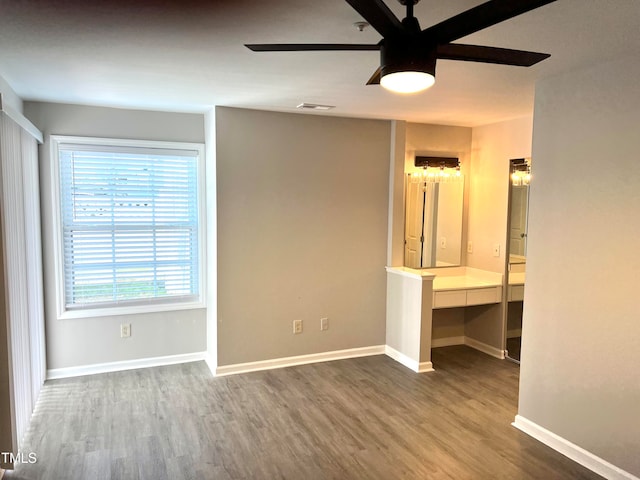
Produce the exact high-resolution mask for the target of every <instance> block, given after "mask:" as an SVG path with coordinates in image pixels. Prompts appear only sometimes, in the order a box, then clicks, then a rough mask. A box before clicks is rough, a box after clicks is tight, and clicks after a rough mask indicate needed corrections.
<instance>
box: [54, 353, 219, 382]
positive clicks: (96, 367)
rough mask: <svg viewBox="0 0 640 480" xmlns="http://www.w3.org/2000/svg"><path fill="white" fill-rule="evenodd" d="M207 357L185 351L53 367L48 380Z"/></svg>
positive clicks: (185, 361) (197, 360)
mask: <svg viewBox="0 0 640 480" xmlns="http://www.w3.org/2000/svg"><path fill="white" fill-rule="evenodd" d="M206 359H207V352H195V353H183V354H180V355H167V356H164V357H152V358H139V359H136V360H124V361H121V362H109V363H94V364H92V365H81V366H79V367H66V368H53V369H50V370H47V380H55V379H58V378H70V377H80V376H82V375H95V374H98V373H108V372H119V371H123V370H135V369H137V368H149V367H160V366H162V365H175V364H177V363H188V362H199V361H201V360H206Z"/></svg>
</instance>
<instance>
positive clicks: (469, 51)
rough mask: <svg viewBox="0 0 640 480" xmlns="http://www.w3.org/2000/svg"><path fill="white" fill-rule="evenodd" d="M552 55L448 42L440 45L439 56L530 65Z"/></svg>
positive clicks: (442, 57) (450, 58)
mask: <svg viewBox="0 0 640 480" xmlns="http://www.w3.org/2000/svg"><path fill="white" fill-rule="evenodd" d="M550 56H551V55H550V54H548V53H537V52H527V51H524V50H511V49H509V48H496V47H484V46H480V45H463V44H460V43H448V44H446V45H438V50H437V57H438V58H440V59H443V60H462V61H465V62H482V63H497V64H500V65H515V66H518V67H530V66H531V65H535V64H536V63H538V62H541V61H542V60H544V59H545V58H549V57H550Z"/></svg>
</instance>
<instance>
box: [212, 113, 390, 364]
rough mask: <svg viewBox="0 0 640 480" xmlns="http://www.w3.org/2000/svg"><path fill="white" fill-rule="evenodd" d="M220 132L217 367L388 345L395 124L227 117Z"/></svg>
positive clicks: (219, 116)
mask: <svg viewBox="0 0 640 480" xmlns="http://www.w3.org/2000/svg"><path fill="white" fill-rule="evenodd" d="M215 123H216V138H217V152H216V157H217V158H216V162H217V205H218V225H217V229H218V238H217V240H218V339H217V341H218V364H219V365H221V366H222V365H230V364H237V363H243V362H251V361H258V360H266V359H273V358H281V357H287V356H293V355H302V354H312V353H318V352H326V351H332V350H340V349H348V348H356V347H366V346H372V345H382V344H384V341H385V278H386V274H385V270H384V266H385V259H386V248H387V211H388V188H389V157H390V148H391V138H390V137H391V124H390V122H386V121H375V120H355V119H348V118H337V117H320V116H315V115H301V114H286V113H269V112H261V111H251V110H241V109H231V108H220V107H219V108H217V109H216V114H215ZM321 317H329V322H330V326H329V330H327V331H324V332H321V331H320V318H321ZM294 319H302V320H303V321H304V332H303V333H302V334H299V335H293V333H292V321H293V320H294Z"/></svg>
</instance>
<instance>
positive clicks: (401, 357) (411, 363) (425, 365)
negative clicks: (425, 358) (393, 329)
mask: <svg viewBox="0 0 640 480" xmlns="http://www.w3.org/2000/svg"><path fill="white" fill-rule="evenodd" d="M384 353H385V354H386V355H387V356H388V357H391V358H393V359H394V360H395V361H396V362H398V363H401V364H402V365H404V366H405V367H407V368H408V369H410V370H413V371H414V372H417V373H424V372H433V363H431V362H418V361H417V360H414V359H412V358H409V357H407V356H406V355H405V354H404V353H402V352H399V351H398V350H396V349H395V348H391V347H390V346H389V345H385V347H384Z"/></svg>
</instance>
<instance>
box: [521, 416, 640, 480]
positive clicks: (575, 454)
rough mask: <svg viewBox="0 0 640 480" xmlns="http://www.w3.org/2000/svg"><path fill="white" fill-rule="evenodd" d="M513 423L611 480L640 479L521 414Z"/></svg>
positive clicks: (557, 450) (522, 430)
mask: <svg viewBox="0 0 640 480" xmlns="http://www.w3.org/2000/svg"><path fill="white" fill-rule="evenodd" d="M511 425H513V426H514V427H516V428H517V429H518V430H520V431H521V432H524V433H526V434H527V435H529V436H531V437H533V438H535V439H536V440H538V441H539V442H542V443H544V444H545V445H547V446H548V447H551V448H553V449H554V450H555V451H556V452H559V453H561V454H563V455H564V456H566V457H569V458H570V459H571V460H573V461H574V462H577V463H579V464H580V465H582V466H583V467H586V468H588V469H589V470H591V471H592V472H595V473H597V474H598V475H602V476H603V477H605V478H608V479H609V480H640V479H638V477H636V476H635V475H632V474H631V473H629V472H627V471H625V470H622V469H621V468H619V467H616V466H615V465H613V464H612V463H609V462H607V461H606V460H604V459H602V458H600V457H598V456H597V455H594V454H593V453H591V452H589V451H587V450H585V449H584V448H582V447H579V446H578V445H576V444H575V443H572V442H570V441H569V440H567V439H565V438H563V437H561V436H559V435H556V434H555V433H553V432H551V431H549V430H547V429H546V428H544V427H541V426H540V425H538V424H537V423H534V422H532V421H531V420H528V419H527V418H525V417H523V416H521V415H516V418H515V420H514V422H513V423H512V424H511Z"/></svg>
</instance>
